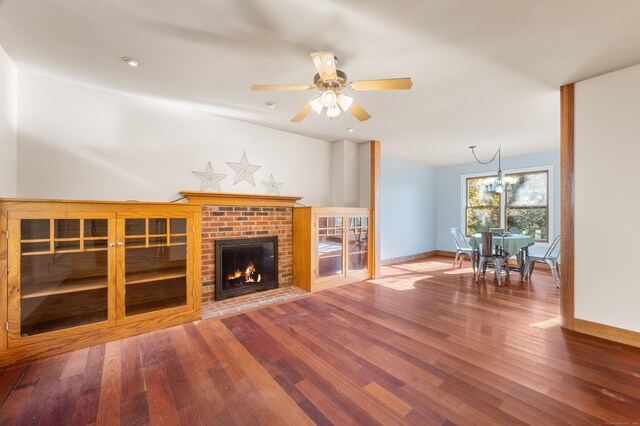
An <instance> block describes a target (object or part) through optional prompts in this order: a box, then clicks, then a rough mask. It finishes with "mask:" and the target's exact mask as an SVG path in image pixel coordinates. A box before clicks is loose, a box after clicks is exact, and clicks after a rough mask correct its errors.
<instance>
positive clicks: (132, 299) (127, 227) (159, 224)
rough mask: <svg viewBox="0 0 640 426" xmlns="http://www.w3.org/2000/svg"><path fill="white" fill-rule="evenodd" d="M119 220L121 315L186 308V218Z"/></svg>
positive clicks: (129, 315) (128, 315) (127, 315)
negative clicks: (121, 232) (122, 268)
mask: <svg viewBox="0 0 640 426" xmlns="http://www.w3.org/2000/svg"><path fill="white" fill-rule="evenodd" d="M120 220H123V221H124V316H126V317H131V316H135V315H138V314H143V313H147V312H153V311H157V310H161V309H166V308H173V307H178V306H186V304H187V284H188V283H187V218H166V217H160V218H159V217H144V218H125V219H120ZM121 229H122V228H121ZM120 255H121V256H122V254H120Z"/></svg>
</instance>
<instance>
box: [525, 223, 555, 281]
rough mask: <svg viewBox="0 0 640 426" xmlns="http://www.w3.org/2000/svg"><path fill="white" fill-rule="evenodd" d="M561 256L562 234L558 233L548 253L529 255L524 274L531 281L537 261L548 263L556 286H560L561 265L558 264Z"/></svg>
mask: <svg viewBox="0 0 640 426" xmlns="http://www.w3.org/2000/svg"><path fill="white" fill-rule="evenodd" d="M559 257H560V235H558V236H557V237H556V238H555V239H554V240H553V242H552V243H551V245H550V246H549V248H548V249H547V251H546V253H545V254H544V255H542V256H539V255H538V256H536V255H535V254H529V256H527V260H526V263H525V266H524V276H525V277H527V279H528V280H529V281H531V274H533V267H534V266H535V264H536V263H546V264H547V265H549V268H551V275H552V276H553V281H554V282H555V283H556V288H557V287H559V284H558V282H559V281H560V267H559V265H558V258H559Z"/></svg>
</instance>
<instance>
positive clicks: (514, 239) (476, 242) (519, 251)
mask: <svg viewBox="0 0 640 426" xmlns="http://www.w3.org/2000/svg"><path fill="white" fill-rule="evenodd" d="M481 243H482V234H473V235H472V236H471V238H470V239H469V245H470V246H471V248H473V249H474V250H478V247H479V246H480V244H481ZM534 243H535V240H534V239H533V237H530V236H529V235H524V234H509V235H508V236H505V237H504V238H503V237H502V236H500V235H498V234H493V244H494V245H496V246H498V247H502V249H503V250H504V251H505V252H507V253H508V254H509V256H515V257H516V259H517V260H518V271H519V272H520V281H521V282H522V280H523V278H524V264H525V260H526V258H527V256H528V253H529V247H531V246H532V245H533V244H534Z"/></svg>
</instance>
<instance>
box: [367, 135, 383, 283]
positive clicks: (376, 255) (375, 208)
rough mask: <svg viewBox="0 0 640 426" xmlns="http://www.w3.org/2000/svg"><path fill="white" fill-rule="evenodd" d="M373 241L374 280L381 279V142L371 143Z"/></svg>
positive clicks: (371, 229) (372, 270) (372, 272)
mask: <svg viewBox="0 0 640 426" xmlns="http://www.w3.org/2000/svg"><path fill="white" fill-rule="evenodd" d="M371 222H372V223H371V228H370V232H371V241H372V245H371V248H372V252H373V267H372V269H371V275H372V278H374V279H375V278H380V277H381V276H382V273H381V272H380V266H381V262H380V141H371Z"/></svg>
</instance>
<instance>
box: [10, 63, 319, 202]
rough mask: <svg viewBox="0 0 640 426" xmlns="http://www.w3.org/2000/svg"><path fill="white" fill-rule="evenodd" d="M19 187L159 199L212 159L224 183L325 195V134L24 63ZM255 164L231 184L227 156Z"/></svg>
mask: <svg viewBox="0 0 640 426" xmlns="http://www.w3.org/2000/svg"><path fill="white" fill-rule="evenodd" d="M18 121H19V129H18V196H20V197H34V198H66V199H113V200H130V199H135V200H153V201H167V200H171V199H175V198H178V197H179V195H178V191H180V190H182V189H196V190H199V189H200V181H199V180H198V179H197V178H196V177H195V176H193V175H192V173H191V171H192V170H204V169H205V167H206V165H207V162H208V161H211V163H212V165H213V168H214V170H215V172H216V173H225V174H227V177H226V178H225V179H224V180H222V181H221V187H222V188H221V189H222V190H223V191H225V192H240V193H242V192H244V193H266V189H265V187H264V186H263V185H262V184H261V182H262V181H266V180H268V179H269V175H270V174H272V173H273V176H274V178H275V180H276V181H279V182H283V183H284V184H283V185H282V186H281V187H280V193H281V194H283V195H300V196H304V199H303V200H302V203H304V204H307V205H328V204H329V203H330V200H331V195H330V194H331V187H330V181H331V175H330V143H329V142H326V141H320V140H317V139H311V138H306V137H302V136H298V135H293V134H291V133H286V132H282V131H278V130H273V129H269V128H266V127H262V126H257V125H253V124H248V123H244V122H240V121H236V120H231V119H226V118H222V117H219V116H216V115H213V114H209V113H206V112H202V111H198V110H195V109H190V108H187V107H185V106H184V105H183V104H176V103H173V102H170V101H162V100H157V99H149V98H143V97H138V96H133V95H128V94H124V93H119V92H114V91H110V90H104V89H100V88H95V87H91V86H86V85H82V84H77V83H73V82H69V81H64V80H60V79H56V78H52V77H48V76H43V75H39V74H34V73H29V72H23V71H20V72H19V81H18ZM243 151H246V153H247V156H248V159H249V162H250V163H251V164H256V165H260V166H262V167H261V168H260V169H259V170H258V171H257V172H256V173H255V174H254V178H255V181H256V182H255V183H256V186H255V187H254V186H251V185H250V184H249V183H247V182H241V183H239V184H237V185H233V178H234V174H235V172H234V171H233V170H232V169H231V168H230V167H229V166H227V165H226V164H225V162H238V161H240V157H241V156H242V152H243Z"/></svg>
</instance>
